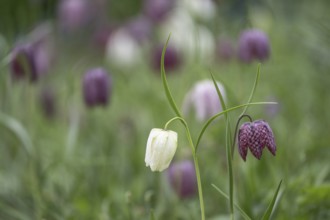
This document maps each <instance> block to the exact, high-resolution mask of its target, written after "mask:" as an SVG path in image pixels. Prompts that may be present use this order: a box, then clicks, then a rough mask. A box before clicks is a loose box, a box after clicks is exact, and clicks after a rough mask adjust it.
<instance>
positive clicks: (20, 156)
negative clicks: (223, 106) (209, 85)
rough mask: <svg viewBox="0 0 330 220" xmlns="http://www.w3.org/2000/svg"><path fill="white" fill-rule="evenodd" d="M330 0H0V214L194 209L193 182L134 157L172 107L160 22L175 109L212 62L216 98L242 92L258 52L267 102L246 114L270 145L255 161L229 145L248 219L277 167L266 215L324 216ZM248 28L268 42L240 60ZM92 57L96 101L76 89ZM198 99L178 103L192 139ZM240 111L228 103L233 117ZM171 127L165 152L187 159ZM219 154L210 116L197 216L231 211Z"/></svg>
mask: <svg viewBox="0 0 330 220" xmlns="http://www.w3.org/2000/svg"><path fill="white" fill-rule="evenodd" d="M329 7H330V4H329V1H326V0H316V1H308V0H299V1H284V0H278V1H271V0H268V1H266V0H265V1H262V0H223V1H221V0H208V1H207V0H190V1H189V0H165V1H161V0H159V1H158V0H150V1H148V0H131V1H129V0H121V1H114V0H111V1H110V0H109V1H106V0H62V1H55V0H1V2H0V63H1V66H0V219H24V220H26V219H104V220H107V219H149V218H150V213H151V212H152V210H153V212H154V214H155V217H156V219H199V218H200V214H199V202H198V195H197V193H196V191H194V190H192V191H191V193H190V194H189V196H182V195H181V194H178V193H176V192H177V191H175V190H174V188H173V186H172V185H171V182H170V181H169V179H168V178H169V175H168V171H164V172H161V173H153V172H151V170H150V168H148V167H146V166H145V163H144V154H145V146H146V142H147V138H148V135H149V132H150V130H151V129H152V128H154V127H158V128H162V127H163V126H164V125H165V123H166V122H167V121H168V120H169V119H171V118H172V117H174V116H175V115H174V112H173V111H172V110H171V108H170V106H169V104H168V102H167V100H166V97H165V93H164V90H163V87H162V82H161V78H160V66H159V63H160V52H159V50H161V49H162V47H163V45H164V43H165V41H166V39H167V37H168V35H169V33H172V35H171V39H170V44H169V50H168V54H169V56H168V57H166V59H165V67H166V70H167V78H168V83H169V86H170V89H171V91H172V93H173V96H174V99H175V101H176V102H177V105H178V106H179V107H180V109H182V108H183V103H184V100H185V97H186V94H187V93H188V92H189V91H190V90H191V88H193V86H194V85H195V83H197V82H199V81H201V80H206V79H210V71H211V72H212V73H213V74H214V76H215V78H216V79H217V80H218V81H219V82H221V83H222V84H223V86H224V88H225V91H226V102H227V106H229V107H233V106H236V105H239V104H244V103H246V102H247V100H248V97H249V94H250V91H251V89H252V87H253V83H254V80H255V76H256V72H257V67H258V63H259V62H261V61H262V64H261V69H260V70H261V77H260V81H259V84H258V87H257V90H256V95H255V97H254V99H253V101H276V102H278V105H276V106H273V105H272V106H269V105H259V106H252V107H250V108H249V109H248V114H250V115H251V116H252V117H253V118H254V119H260V118H262V119H265V120H267V122H268V123H269V124H270V126H271V127H272V129H273V132H274V134H275V139H276V143H277V155H276V156H275V157H273V156H272V155H271V154H270V153H269V152H268V151H267V150H265V151H264V153H263V156H262V158H261V160H260V161H258V160H257V159H255V158H254V157H252V156H251V153H249V155H248V157H247V161H246V162H244V161H243V160H242V159H241V158H240V157H239V155H238V153H237V149H236V148H235V155H234V160H233V163H234V176H235V201H236V202H237V203H238V204H240V206H241V207H242V208H243V209H244V210H245V211H246V212H247V213H248V214H249V215H250V216H251V217H252V218H253V219H259V218H260V217H261V215H262V213H263V211H264V210H265V209H266V207H267V205H268V203H269V202H270V200H271V198H272V195H273V193H274V191H275V189H276V187H277V184H278V182H279V181H280V180H281V179H282V180H283V184H282V188H281V191H280V194H279V195H280V196H279V199H278V202H277V205H276V211H275V212H274V213H273V216H272V217H273V219H302V220H303V219H330V211H329V210H330V183H329V180H330V175H329V169H330V166H329V164H330V163H329V158H330V150H329V125H330V114H329V113H328V112H329V108H330V99H329V94H328V92H329V91H330V90H329V86H330V75H329V74H330V62H329V61H330V14H329V13H328V10H329ZM251 28H253V29H258V30H260V31H262V32H263V33H264V34H265V35H266V36H267V38H268V41H269V42H268V43H269V45H268V46H269V56H267V57H266V58H264V59H258V58H256V59H252V60H250V61H248V62H246V61H244V60H241V59H240V58H239V54H240V46H239V41H240V36H241V34H242V33H243V32H244V31H245V30H249V29H251ZM22 45H23V46H24V45H29V47H31V48H32V51H33V55H28V56H27V57H28V59H27V58H26V57H25V58H24V56H23V61H29V59H30V58H31V56H32V57H33V60H34V61H33V65H34V67H33V68H32V67H29V66H26V65H29V63H27V64H26V63H25V64H24V65H23V67H21V69H22V68H23V70H30V71H21V72H25V74H19V73H17V71H18V72H20V71H19V70H17V68H16V69H15V68H13V66H14V64H13V62H15V51H16V50H17V48H20V47H22ZM31 45H32V46H31ZM170 47H171V48H170ZM170 50H172V51H170ZM23 55H24V53H23ZM25 55H26V54H25ZM16 58H17V57H16ZM20 61H22V60H20ZM15 65H20V62H18V64H15ZM93 68H103V69H104V70H105V71H106V72H107V75H108V76H109V78H110V81H111V83H110V84H109V85H108V87H107V89H106V90H105V95H106V96H107V97H108V101H107V102H106V103H101V105H96V106H90V105H88V104H86V103H85V102H84V91H83V90H84V88H83V77H84V75H85V74H86V72H88V71H89V70H90V69H93ZM32 70H33V71H35V72H34V73H35V74H36V75H37V77H36V79H34V80H31V74H32V73H31V72H32ZM15 71H16V72H15ZM15 74H16V75H17V74H18V75H19V77H18V78H17V77H15ZM202 104H203V103H202ZM204 104H205V103H204ZM197 111H198V110H196V109H195V110H194V109H192V111H191V112H190V114H186V115H185V117H186V120H187V122H188V124H189V126H190V128H191V131H192V133H193V138H194V139H196V138H197V136H196V135H197V134H198V131H199V130H200V129H201V126H202V125H203V123H204V122H205V120H204V121H203V120H200V119H198V118H196V114H195V112H197ZM240 113H241V110H238V111H235V112H232V113H231V114H230V116H231V118H232V121H233V122H234V121H235V120H237V117H238V115H239V114H240ZM232 127H233V126H232ZM170 128H171V129H172V130H175V131H177V132H178V134H179V146H178V149H177V152H176V155H175V158H174V159H173V162H172V163H173V164H175V163H179V162H180V161H183V160H185V161H186V160H190V161H191V159H192V158H191V153H190V149H189V146H188V141H187V140H186V138H185V132H184V130H183V128H182V127H181V125H180V123H174V124H173V125H171V126H170ZM225 155H226V154H225V121H224V119H223V118H219V119H218V120H216V121H215V122H214V123H213V124H212V126H211V127H210V128H209V129H208V130H207V132H206V134H205V136H204V137H203V139H202V142H201V146H200V149H199V158H200V159H199V161H200V170H201V175H202V182H203V189H204V197H205V198H204V199H205V206H206V207H205V208H206V216H207V219H214V220H217V219H228V216H229V215H228V214H229V209H228V201H227V200H226V199H225V198H224V197H222V196H221V195H220V194H219V193H218V192H217V191H216V190H215V189H214V188H213V187H212V186H211V184H215V185H217V186H218V187H219V188H221V189H222V190H224V191H225V192H228V174H227V168H226V156H225ZM187 184H188V185H189V183H187ZM237 219H240V216H239V215H237Z"/></svg>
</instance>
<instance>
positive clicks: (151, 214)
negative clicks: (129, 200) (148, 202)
mask: <svg viewBox="0 0 330 220" xmlns="http://www.w3.org/2000/svg"><path fill="white" fill-rule="evenodd" d="M150 220H156V217H155V213H154V210H151V211H150Z"/></svg>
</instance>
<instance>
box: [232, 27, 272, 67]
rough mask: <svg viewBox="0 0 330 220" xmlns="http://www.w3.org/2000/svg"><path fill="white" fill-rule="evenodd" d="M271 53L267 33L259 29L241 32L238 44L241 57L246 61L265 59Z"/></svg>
mask: <svg viewBox="0 0 330 220" xmlns="http://www.w3.org/2000/svg"><path fill="white" fill-rule="evenodd" d="M269 54H270V45H269V40H268V37H267V35H266V34H265V33H264V32H262V31H260V30H257V29H250V30H246V31H244V32H243V33H242V34H241V37H240V39H239V45H238V55H239V58H240V59H241V60H242V61H243V62H246V63H250V62H252V61H253V60H259V61H265V60H267V59H268V57H269Z"/></svg>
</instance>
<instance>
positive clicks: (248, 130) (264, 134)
mask: <svg viewBox="0 0 330 220" xmlns="http://www.w3.org/2000/svg"><path fill="white" fill-rule="evenodd" d="M266 146H267V148H268V150H269V151H270V152H271V153H272V154H273V155H274V156H275V153H276V144H275V139H274V135H273V131H272V129H271V128H270V127H269V125H268V123H267V122H265V121H264V120H257V121H254V122H246V123H244V124H243V125H242V126H241V128H240V129H239V132H238V151H239V154H240V155H241V157H242V158H243V160H244V161H245V160H246V155H247V151H248V148H249V149H250V151H251V153H252V154H253V156H255V157H256V158H257V159H258V160H259V159H260V158H261V155H262V150H263V149H264V148H265V147H266Z"/></svg>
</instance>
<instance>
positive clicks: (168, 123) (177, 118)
mask: <svg viewBox="0 0 330 220" xmlns="http://www.w3.org/2000/svg"><path fill="white" fill-rule="evenodd" d="M175 120H180V121H181V122H182V123H183V124H184V125H185V124H186V123H185V121H184V120H183V118H181V117H174V118H172V119H171V120H169V121H168V122H167V123H166V124H165V126H164V130H167V127H168V126H169V125H170V124H171V123H172V122H173V121H175ZM185 127H186V125H185Z"/></svg>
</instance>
